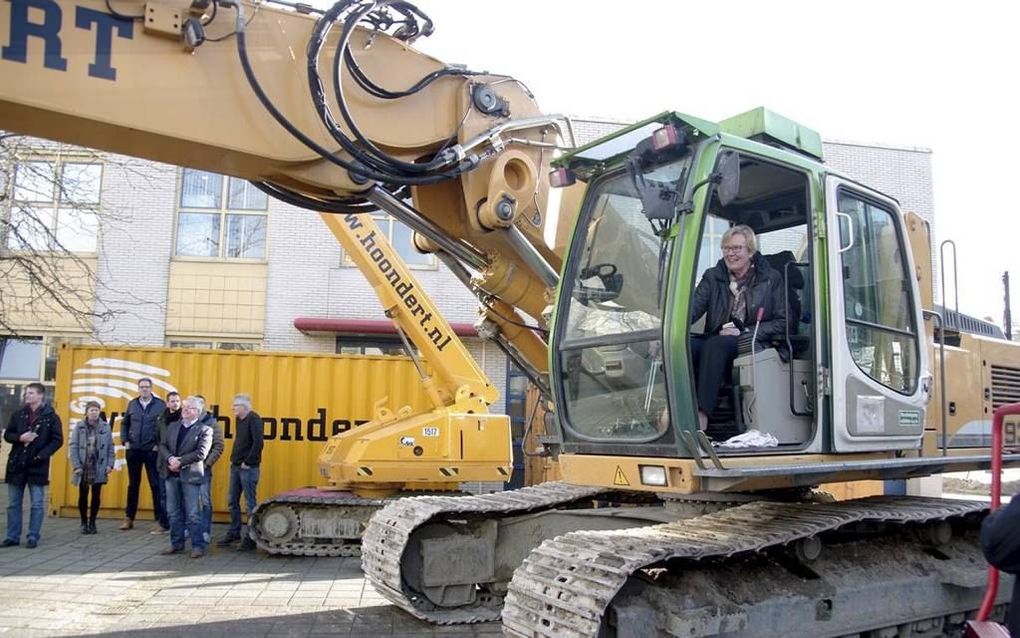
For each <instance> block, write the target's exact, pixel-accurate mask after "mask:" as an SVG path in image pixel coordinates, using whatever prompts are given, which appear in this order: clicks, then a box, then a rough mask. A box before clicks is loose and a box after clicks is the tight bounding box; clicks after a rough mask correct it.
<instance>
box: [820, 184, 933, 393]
mask: <svg viewBox="0 0 1020 638" xmlns="http://www.w3.org/2000/svg"><path fill="white" fill-rule="evenodd" d="M844 196H847V197H851V198H854V199H856V200H857V201H859V202H861V203H862V204H864V205H865V206H868V207H871V208H873V209H876V210H879V211H881V212H883V213H885V214H886V215H887V216H888V217H889V219H890V220H891V225H892V228H893V230H894V232H895V233H896V248H897V251H898V252H899V255H900V263H901V265H902V268H903V272H902V273H901V275H902V276H901V278H900V282H907V283H908V284H909V283H910V282H911V278H912V273H911V270H910V265H909V261H908V259H907V254H908V253H909V251H910V245H909V243H908V241H907V238H906V236H905V235H904V234H903V229H902V227H901V225H900V224H897V223H896V219H897V215H898V212H897V211H896V210H894V209H890V208H889V207H887V206H886V205H885V204H883V203H882V202H880V201H878V200H876V199H873V198H871V197H868V196H867V195H866V194H864V193H863V192H861V191H859V190H855V189H853V188H847V187H846V186H845V185H842V184H841V185H839V186H838V187H837V188H836V202H837V210H838V209H839V208H838V206H839V204H838V203H839V201H840V198H841V197H844ZM840 213H841V214H845V213H842V211H840ZM865 216H867V212H865ZM835 233H836V236H837V238H838V240H839V242H840V243H842V241H843V226H842V224H840V225H839V226H838V227H837V228H836V229H835ZM865 236H866V235H865V234H864V232H863V229H859V230H857V229H855V231H854V243H855V244H857V243H859V242H861V241H862V240H863V239H864V238H865ZM868 239H869V241H870V240H872V239H873V238H872V237H870V236H868ZM873 243H874V242H873V241H872V242H871V244H873ZM871 244H869V248H868V250H869V252H870V251H873V250H874V247H873V246H872V245H871ZM838 259H839V262H838V267H839V268H840V269H843V268H845V267H846V265H845V264H844V261H843V254H842V253H840V254H839V255H838ZM869 266H873V265H872V264H869ZM876 282H877V280H876ZM875 285H877V283H875V284H872V287H874V286H875ZM901 294H902V295H903V296H904V297H905V299H906V301H907V308H906V317H907V318H909V322H910V327H911V328H912V329H913V331H911V330H909V329H908V330H904V329H903V328H900V327H898V326H890V325H886V324H884V323H875V322H872V321H866V320H862V319H852V318H851V317H850V313H849V310H848V308H847V304H848V303H849V300H848V299H847V298H846V295H847V291H846V284H845V282H844V287H843V329H844V330H847V329H848V328H849V327H850V326H854V327H855V328H856V329H864V330H871V331H874V332H881V333H886V334H890V335H893V336H898V337H901V338H904V339H911V340H913V354H912V359H913V362H914V366H915V368H916V370H914V371H913V374H909V375H908V374H905V372H906V371H902V372H903V373H904V377H905V378H909V379H911V380H912V381H913V382H914V383H913V385H912V386H910V387H909V388H907V389H903V390H901V389H898V388H895V387H893V386H891V385H889V384H888V383H887V382H886V381H883V380H882V379H877V378H875V377H874V376H873V375H872V374H871V372H869V371H868V370H866V369H865V368H864V366H863V365H862V364H861V362H860V361H859V360H858V358H857V356H855V354H854V351H853V348H850V360H851V361H852V362H853V364H854V365H855V366H856V367H857V369H858V370H860V372H861V373H862V374H864V376H865V377H867V378H868V379H870V380H871V381H874V382H875V383H877V384H879V385H880V386H881V387H882V388H885V389H887V390H889V391H890V392H895V393H896V394H899V395H901V396H906V397H911V396H914V395H915V394H916V393H917V391H918V383H917V381H918V379H919V377H920V374H921V372H922V367H923V359H922V356H921V325H920V324H918V323H917V320H916V317H917V308H916V307H915V303H914V302H915V300H914V296H913V295H912V294H911V293H910V292H909V291H908V290H905V289H903V288H902V287H901ZM847 332H848V334H849V331H848V330H847ZM848 345H849V343H848ZM896 356H897V357H898V358H899V359H900V360H901V361H903V359H904V353H903V352H900V353H897V355H896Z"/></svg>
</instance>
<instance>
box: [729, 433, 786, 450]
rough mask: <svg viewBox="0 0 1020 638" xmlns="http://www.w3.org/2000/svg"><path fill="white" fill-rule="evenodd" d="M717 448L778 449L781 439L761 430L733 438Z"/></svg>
mask: <svg viewBox="0 0 1020 638" xmlns="http://www.w3.org/2000/svg"><path fill="white" fill-rule="evenodd" d="M715 446H716V447H728V448H745V447H778V446H779V439H777V438H776V437H775V436H773V435H771V434H769V433H768V432H761V431H759V430H748V431H747V432H744V433H743V434H738V435H736V436H731V437H730V438H728V439H726V440H725V441H723V442H722V443H716V444H715Z"/></svg>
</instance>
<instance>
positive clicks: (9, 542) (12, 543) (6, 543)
mask: <svg viewBox="0 0 1020 638" xmlns="http://www.w3.org/2000/svg"><path fill="white" fill-rule="evenodd" d="M18 545H20V543H18V541H12V540H11V539H9V538H5V539H4V541H3V542H2V543H0V547H17V546H18Z"/></svg>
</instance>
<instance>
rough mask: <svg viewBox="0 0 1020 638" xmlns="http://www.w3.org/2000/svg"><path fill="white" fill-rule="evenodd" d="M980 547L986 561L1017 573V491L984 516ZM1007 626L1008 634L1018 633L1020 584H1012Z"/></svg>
mask: <svg viewBox="0 0 1020 638" xmlns="http://www.w3.org/2000/svg"><path fill="white" fill-rule="evenodd" d="M981 547H982V548H983V549H984V552H985V558H987V559H988V562H989V563H991V564H992V565H994V566H995V567H997V568H998V569H1000V570H1001V571H1004V572H1006V573H1007V574H1012V575H1013V576H1017V575H1020V494H1017V495H1014V496H1013V499H1012V500H1011V501H1010V503H1009V505H1007V506H1006V507H1004V508H1003V509H1000V510H999V511H997V512H995V513H994V514H992V515H990V516H989V517H988V518H986V519H985V522H984V524H982V526H981ZM1006 625H1007V628H1008V629H1009V633H1010V635H1011V636H1020V583H1016V582H1014V583H1013V599H1012V600H1011V601H1010V603H1009V613H1008V616H1007V617H1006Z"/></svg>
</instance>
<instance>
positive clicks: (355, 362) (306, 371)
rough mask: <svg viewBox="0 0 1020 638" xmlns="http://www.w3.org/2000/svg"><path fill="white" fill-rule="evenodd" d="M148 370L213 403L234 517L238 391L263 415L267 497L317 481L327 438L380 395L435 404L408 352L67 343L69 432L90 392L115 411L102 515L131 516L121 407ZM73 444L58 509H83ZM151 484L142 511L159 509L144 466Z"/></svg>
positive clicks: (156, 381)
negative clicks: (113, 452)
mask: <svg viewBox="0 0 1020 638" xmlns="http://www.w3.org/2000/svg"><path fill="white" fill-rule="evenodd" d="M140 377H149V378H151V379H152V382H153V392H154V393H155V394H156V395H157V396H159V397H160V398H163V397H165V396H166V394H167V392H170V391H173V390H176V391H177V392H180V393H181V395H182V396H187V395H189V394H201V395H203V396H204V397H205V398H206V409H208V410H209V411H211V412H212V413H213V414H214V415H216V417H217V419H218V420H219V422H220V425H221V427H223V429H224V435H225V437H226V450H225V451H224V452H223V458H222V459H221V460H220V461H219V462H218V463H217V464H216V465H215V466H214V468H213V483H212V492H213V510H214V512H215V514H216V517H215V518H216V520H220V521H225V520H227V514H226V512H227V484H228V481H229V476H230V472H229V468H228V465H229V458H230V451H231V449H232V447H233V436H234V431H233V421H234V417H233V413H232V411H231V405H232V403H233V398H234V395H235V394H238V393H245V394H250V395H251V397H252V403H253V406H254V409H255V411H256V412H258V413H259V415H260V416H261V417H262V423H263V428H264V433H265V449H264V451H263V454H262V472H261V477H260V480H259V488H258V496H259V500H262V499H265V498H268V497H269V496H271V495H273V494H276V493H279V492H284V491H287V490H291V489H294V488H298V487H305V486H310V485H316V484H317V483H318V467H317V465H316V459H317V457H318V454H319V452H320V451H321V449H322V447H323V445H324V443H325V441H326V440H327V439H328V438H329V437H330V436H332V435H333V434H335V433H338V432H343V431H345V430H347V429H349V428H351V427H353V426H355V425H358V424H360V423H364V422H365V421H368V420H369V419H371V418H372V414H373V409H374V405H375V403H376V402H377V401H379V400H381V399H386V405H387V406H388V407H390V408H391V409H394V410H395V409H397V408H400V407H401V406H404V405H410V406H412V407H413V408H415V409H416V410H417V409H424V408H425V407H426V406H427V405H428V399H427V397H426V395H425V392H424V391H423V390H422V386H421V383H420V381H419V378H418V374H417V372H416V371H415V368H414V365H413V364H412V363H411V360H410V359H407V358H404V357H382V356H360V355H324V354H295V353H275V352H237V351H228V350H190V349H171V348H151V349H150V348H144V349H143V348H113V347H96V346H74V345H63V346H61V351H60V360H59V363H58V366H57V387H56V393H55V395H54V408H55V409H56V411H57V414H59V415H60V418H61V419H62V420H63V423H64V436H65V441H66V438H67V435H68V432H69V430H70V429H71V425H72V424H74V423H77V422H78V421H79V420H80V419H81V418H82V417H83V416H84V406H85V403H86V402H87V401H90V400H95V401H98V402H99V403H100V404H101V405H102V406H103V409H102V415H103V417H104V418H106V419H107V420H109V419H110V418H112V419H113V422H112V425H113V436H114V444H115V445H116V449H117V468H118V470H117V471H115V472H113V473H112V474H111V476H110V482H109V483H108V484H107V485H106V486H105V487H104V488H103V494H102V510H101V513H100V516H102V517H106V518H116V517H121V516H123V515H124V506H125V504H126V501H127V468H126V466H124V463H125V461H124V449H123V447H122V446H121V444H120V415H121V414H122V413H123V412H124V409H125V408H126V407H127V403H128V401H130V400H131V399H132V398H133V397H135V396H136V395H137V381H138V379H139V378H140ZM67 452H68V450H67V447H66V445H65V447H64V448H63V449H61V450H60V452H58V453H57V454H56V456H55V457H54V460H53V463H52V467H51V471H50V485H51V488H50V510H51V513H53V514H57V515H60V516H77V515H78V490H77V488H75V487H73V486H72V485H71V469H70V465H69V463H68V454H67ZM142 483H143V487H142V489H141V498H140V499H139V516H138V518H139V519H140V520H144V519H148V518H151V517H152V498H151V496H150V493H149V490H148V489H147V483H146V481H145V478H144V472H143V478H142Z"/></svg>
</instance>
